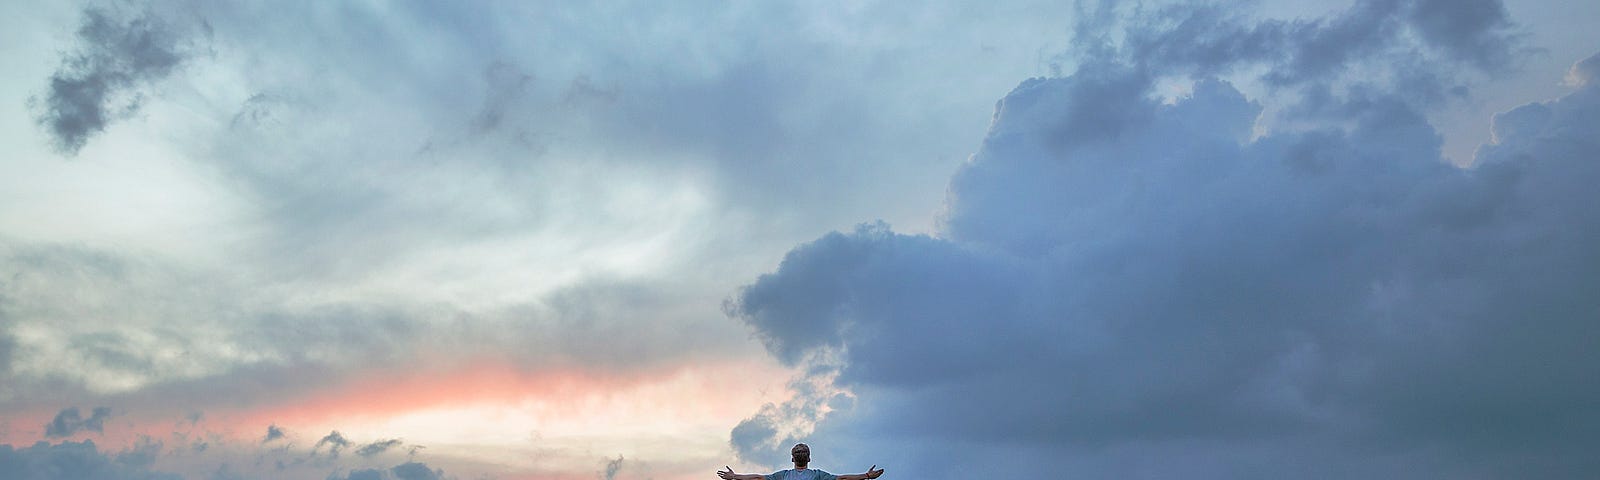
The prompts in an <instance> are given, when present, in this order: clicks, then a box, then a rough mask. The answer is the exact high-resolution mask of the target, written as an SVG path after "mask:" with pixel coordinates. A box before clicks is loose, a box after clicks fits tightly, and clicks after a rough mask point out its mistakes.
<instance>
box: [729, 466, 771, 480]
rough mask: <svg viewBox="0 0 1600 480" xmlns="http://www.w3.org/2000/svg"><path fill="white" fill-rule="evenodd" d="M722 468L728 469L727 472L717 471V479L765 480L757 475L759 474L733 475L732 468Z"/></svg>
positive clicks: (762, 476) (764, 477)
mask: <svg viewBox="0 0 1600 480" xmlns="http://www.w3.org/2000/svg"><path fill="white" fill-rule="evenodd" d="M722 468H726V469H728V470H727V471H722V470H718V471H717V477H720V478H722V480H766V478H767V476H766V475H762V474H759V473H745V474H738V473H733V467H729V466H726V465H724V466H723V467H722Z"/></svg>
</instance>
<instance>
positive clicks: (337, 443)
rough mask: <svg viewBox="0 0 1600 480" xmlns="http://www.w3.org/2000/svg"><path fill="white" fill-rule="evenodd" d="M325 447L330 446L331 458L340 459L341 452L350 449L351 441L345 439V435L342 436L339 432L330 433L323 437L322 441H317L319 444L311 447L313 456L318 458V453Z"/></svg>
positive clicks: (329, 454)
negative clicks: (346, 448)
mask: <svg viewBox="0 0 1600 480" xmlns="http://www.w3.org/2000/svg"><path fill="white" fill-rule="evenodd" d="M323 445H327V446H328V456H329V457H332V458H339V451H341V450H344V448H345V447H349V446H350V440H347V439H345V438H344V435H342V434H340V433H339V431H338V430H334V431H332V432H328V435H326V436H324V437H322V439H321V440H317V444H316V445H315V446H312V447H311V455H312V456H316V455H317V452H319V451H321V450H322V446H323Z"/></svg>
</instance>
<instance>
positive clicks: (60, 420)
mask: <svg viewBox="0 0 1600 480" xmlns="http://www.w3.org/2000/svg"><path fill="white" fill-rule="evenodd" d="M110 417H111V409H110V408H108V407H95V408H94V410H93V412H92V413H90V415H89V418H83V414H81V413H79V412H78V407H67V408H65V409H63V410H61V412H59V413H56V416H55V418H53V419H51V420H50V423H47V424H45V429H44V432H45V436H48V437H66V436H71V435H73V434H76V433H78V432H80V431H83V430H88V431H91V432H99V433H105V426H106V419H107V418H110Z"/></svg>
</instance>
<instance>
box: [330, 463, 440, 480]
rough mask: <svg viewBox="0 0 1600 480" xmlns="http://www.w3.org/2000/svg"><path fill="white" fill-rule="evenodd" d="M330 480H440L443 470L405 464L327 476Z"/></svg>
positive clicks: (421, 464) (422, 465) (420, 464)
mask: <svg viewBox="0 0 1600 480" xmlns="http://www.w3.org/2000/svg"><path fill="white" fill-rule="evenodd" d="M328 478H329V479H330V480H442V479H443V478H445V477H444V470H441V469H436V468H428V465H427V464H425V463H418V462H406V463H402V464H400V465H396V466H394V467H392V468H390V469H388V470H383V469H378V468H367V469H357V470H351V471H350V473H348V474H346V475H343V476H341V475H337V474H335V475H329V476H328Z"/></svg>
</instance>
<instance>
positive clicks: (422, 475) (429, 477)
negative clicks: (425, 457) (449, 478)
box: [389, 462, 444, 480]
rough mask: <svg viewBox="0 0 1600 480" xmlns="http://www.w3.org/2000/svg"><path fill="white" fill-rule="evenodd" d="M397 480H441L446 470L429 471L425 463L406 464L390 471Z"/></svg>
mask: <svg viewBox="0 0 1600 480" xmlns="http://www.w3.org/2000/svg"><path fill="white" fill-rule="evenodd" d="M389 473H392V474H394V478H396V479H397V480H441V479H443V478H444V470H441V469H437V468H435V469H429V468H428V465H427V464H425V463H418V462H406V463H402V464H400V465H396V466H395V467H394V468H391V469H389Z"/></svg>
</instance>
